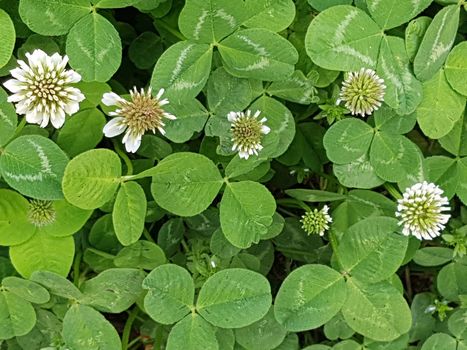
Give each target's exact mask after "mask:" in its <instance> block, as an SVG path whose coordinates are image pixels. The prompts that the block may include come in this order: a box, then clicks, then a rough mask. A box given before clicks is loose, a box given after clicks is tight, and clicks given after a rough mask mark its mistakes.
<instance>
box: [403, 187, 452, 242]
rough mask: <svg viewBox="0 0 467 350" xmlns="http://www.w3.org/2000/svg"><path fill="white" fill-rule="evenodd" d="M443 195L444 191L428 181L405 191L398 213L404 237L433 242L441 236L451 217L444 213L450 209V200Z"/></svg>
mask: <svg viewBox="0 0 467 350" xmlns="http://www.w3.org/2000/svg"><path fill="white" fill-rule="evenodd" d="M442 194H443V190H442V189H440V188H439V187H438V186H436V185H435V184H433V183H428V182H426V181H424V182H421V183H417V184H415V185H413V186H412V187H409V188H407V189H406V190H405V192H404V194H403V198H402V199H399V200H398V205H397V212H396V217H398V218H400V221H399V225H401V226H402V233H403V234H404V235H406V236H409V235H413V236H415V237H417V238H418V239H420V240H422V239H427V240H431V239H433V238H435V237H437V236H439V235H440V234H441V231H442V230H443V229H444V227H445V225H446V223H447V222H448V220H449V218H450V217H451V215H450V214H444V213H443V212H445V211H447V210H450V208H449V206H448V204H449V202H448V199H447V198H446V197H444V196H442Z"/></svg>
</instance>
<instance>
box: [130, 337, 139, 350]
mask: <svg viewBox="0 0 467 350" xmlns="http://www.w3.org/2000/svg"><path fill="white" fill-rule="evenodd" d="M140 341H141V336H138V337H136V338H135V339H133V340H132V341H131V342H129V343H128V349H131V348H132V347H133V346H135V345H136V343H138V342H140Z"/></svg>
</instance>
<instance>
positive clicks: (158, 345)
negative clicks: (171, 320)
mask: <svg viewBox="0 0 467 350" xmlns="http://www.w3.org/2000/svg"><path fill="white" fill-rule="evenodd" d="M163 337H164V334H163V333H162V328H161V327H158V328H156V336H155V337H154V344H153V346H154V350H162V339H163Z"/></svg>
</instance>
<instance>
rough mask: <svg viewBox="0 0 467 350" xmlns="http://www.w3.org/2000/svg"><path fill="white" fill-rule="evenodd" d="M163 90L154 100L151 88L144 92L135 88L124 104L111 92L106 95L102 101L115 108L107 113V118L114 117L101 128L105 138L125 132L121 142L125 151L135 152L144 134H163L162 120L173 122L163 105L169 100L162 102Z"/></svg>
mask: <svg viewBox="0 0 467 350" xmlns="http://www.w3.org/2000/svg"><path fill="white" fill-rule="evenodd" d="M163 94H164V89H160V90H159V92H158V94H157V95H156V97H154V96H152V90H151V88H148V90H147V91H144V89H141V91H138V90H137V89H136V87H134V88H133V90H132V91H130V96H131V100H130V101H127V100H125V99H123V98H122V97H120V96H119V95H117V94H116V93H114V92H108V93H105V94H104V95H103V97H102V102H103V103H104V104H105V105H107V106H117V107H118V108H117V109H116V110H115V111H113V112H110V113H109V115H111V116H113V117H115V118H113V119H111V120H110V121H109V122H108V123H107V124H106V125H105V127H104V134H105V136H107V137H114V136H117V135H120V134H121V133H123V132H125V131H126V133H125V136H123V141H122V142H123V143H124V144H125V148H126V150H127V152H132V153H134V152H136V151H137V150H138V148H139V146H140V145H141V138H142V137H143V135H144V134H145V133H146V132H147V131H152V132H153V133H155V132H156V129H157V130H159V132H160V133H161V134H162V135H164V134H165V130H164V126H165V123H164V118H167V119H171V120H174V119H176V117H175V116H173V115H172V114H170V113H167V112H166V111H165V110H164V109H163V108H162V106H164V105H166V104H168V103H169V100H168V99H163V100H161V97H162V95H163Z"/></svg>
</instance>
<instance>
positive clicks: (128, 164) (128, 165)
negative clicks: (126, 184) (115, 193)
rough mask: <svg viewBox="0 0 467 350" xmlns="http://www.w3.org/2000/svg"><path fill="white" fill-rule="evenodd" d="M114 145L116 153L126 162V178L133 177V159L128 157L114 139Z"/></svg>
mask: <svg viewBox="0 0 467 350" xmlns="http://www.w3.org/2000/svg"><path fill="white" fill-rule="evenodd" d="M112 143H113V145H114V148H115V152H117V154H118V155H119V156H120V158H122V159H123V161H124V162H125V165H126V176H130V175H133V163H131V159H130V158H129V157H128V155H127V154H126V153H125V152H123V150H122V147H121V146H120V143H119V142H118V141H117V140H115V139H112Z"/></svg>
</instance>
